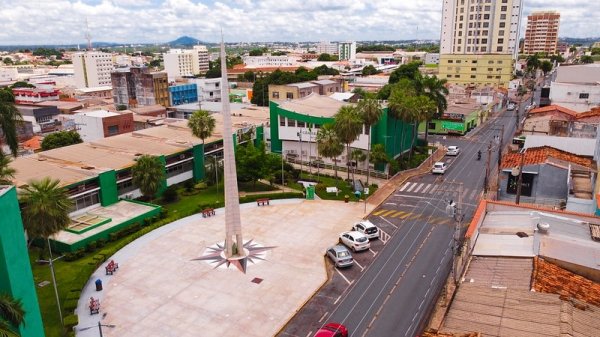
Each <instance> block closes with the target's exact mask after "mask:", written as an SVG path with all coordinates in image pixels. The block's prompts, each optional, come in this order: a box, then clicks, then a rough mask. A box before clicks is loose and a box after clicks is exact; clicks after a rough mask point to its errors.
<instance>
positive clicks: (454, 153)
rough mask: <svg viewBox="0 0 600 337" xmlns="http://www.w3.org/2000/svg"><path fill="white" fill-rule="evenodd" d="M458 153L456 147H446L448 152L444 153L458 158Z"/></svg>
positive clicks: (458, 149)
mask: <svg viewBox="0 0 600 337" xmlns="http://www.w3.org/2000/svg"><path fill="white" fill-rule="evenodd" d="M459 153H460V148H459V147H458V146H454V145H451V146H448V151H446V155H447V156H458V154H459Z"/></svg>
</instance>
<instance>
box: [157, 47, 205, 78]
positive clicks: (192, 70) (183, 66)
mask: <svg viewBox="0 0 600 337" xmlns="http://www.w3.org/2000/svg"><path fill="white" fill-rule="evenodd" d="M163 60H164V64H165V71H166V72H167V74H168V75H169V81H173V80H175V79H177V78H181V77H185V76H193V75H197V74H200V73H205V72H207V71H208V61H209V55H208V49H206V46H194V48H192V49H170V50H169V52H168V53H165V54H163Z"/></svg>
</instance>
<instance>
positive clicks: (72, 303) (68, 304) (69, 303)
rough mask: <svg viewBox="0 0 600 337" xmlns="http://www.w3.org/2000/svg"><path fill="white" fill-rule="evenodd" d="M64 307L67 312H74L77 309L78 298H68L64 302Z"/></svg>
mask: <svg viewBox="0 0 600 337" xmlns="http://www.w3.org/2000/svg"><path fill="white" fill-rule="evenodd" d="M63 309H65V311H66V312H73V311H74V310H75V309H77V299H69V300H66V301H65V303H64V304H63Z"/></svg>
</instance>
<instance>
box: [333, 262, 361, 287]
mask: <svg viewBox="0 0 600 337" xmlns="http://www.w3.org/2000/svg"><path fill="white" fill-rule="evenodd" d="M354 262H356V261H354ZM335 271H336V272H337V273H338V274H340V276H341V277H342V278H343V279H344V281H346V283H348V284H349V285H350V284H352V283H354V281H352V282H350V281H349V280H348V279H347V278H346V276H344V274H342V272H341V271H340V270H339V269H337V268H335Z"/></svg>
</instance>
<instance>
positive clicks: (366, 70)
mask: <svg viewBox="0 0 600 337" xmlns="http://www.w3.org/2000/svg"><path fill="white" fill-rule="evenodd" d="M380 72H381V70H377V68H375V67H374V66H373V65H371V64H369V65H368V66H365V67H364V68H363V70H362V74H363V76H368V75H375V74H379V73H380Z"/></svg>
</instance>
